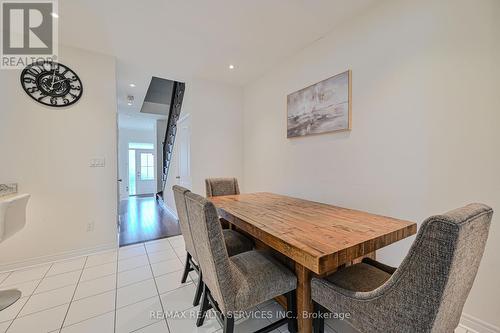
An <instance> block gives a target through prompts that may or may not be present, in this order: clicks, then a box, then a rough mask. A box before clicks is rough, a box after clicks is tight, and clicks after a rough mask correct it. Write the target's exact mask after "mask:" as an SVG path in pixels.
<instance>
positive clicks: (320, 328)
mask: <svg viewBox="0 0 500 333" xmlns="http://www.w3.org/2000/svg"><path fill="white" fill-rule="evenodd" d="M313 303H314V313H315V314H316V316H315V317H314V319H313V328H314V333H324V332H325V318H324V317H323V315H322V314H323V312H322V311H321V308H322V306H321V305H319V304H318V303H316V302H313Z"/></svg>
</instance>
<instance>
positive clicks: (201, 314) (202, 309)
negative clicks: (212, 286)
mask: <svg viewBox="0 0 500 333" xmlns="http://www.w3.org/2000/svg"><path fill="white" fill-rule="evenodd" d="M207 293H208V288H207V286H206V285H205V284H203V295H202V297H201V305H200V312H199V313H198V319H197V320H196V326H197V327H200V326H202V325H203V322H204V321H205V315H206V314H207V311H208V295H207Z"/></svg>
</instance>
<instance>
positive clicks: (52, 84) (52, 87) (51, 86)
mask: <svg viewBox="0 0 500 333" xmlns="http://www.w3.org/2000/svg"><path fill="white" fill-rule="evenodd" d="M56 69H57V67H55V66H54V73H52V83H51V84H50V89H54V80H55V79H56Z"/></svg>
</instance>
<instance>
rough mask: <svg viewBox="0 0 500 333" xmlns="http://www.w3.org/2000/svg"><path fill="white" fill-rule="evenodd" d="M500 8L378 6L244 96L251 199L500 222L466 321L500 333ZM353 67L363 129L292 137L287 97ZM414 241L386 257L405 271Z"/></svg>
mask: <svg viewBox="0 0 500 333" xmlns="http://www.w3.org/2000/svg"><path fill="white" fill-rule="evenodd" d="M499 17H500V2H499V1H497V0H481V1H469V0H448V1H431V0H426V1H399V0H398V1H396V0H394V1H378V2H377V4H376V5H375V6H374V7H372V8H370V10H368V11H367V12H365V13H364V14H363V15H361V16H358V17H357V18H355V19H352V20H350V21H349V22H347V23H346V24H344V25H342V26H341V27H340V28H339V29H337V30H336V31H335V32H332V33H331V34H329V35H328V36H326V37H324V38H322V39H320V40H318V41H317V42H315V43H313V44H311V45H310V46H308V47H306V48H305V49H303V50H302V51H301V52H300V53H298V54H297V55H295V56H293V57H291V58H289V59H287V60H286V61H284V62H283V63H282V64H281V65H279V66H277V67H276V68H275V69H274V70H273V71H271V72H269V73H268V74H267V75H265V76H264V77H262V78H260V79H259V80H257V81H255V82H252V83H251V84H249V85H248V86H246V87H245V90H244V149H243V151H244V190H245V191H263V190H266V191H272V192H277V193H283V194H290V195H294V196H298V197H302V198H306V199H312V200H317V201H321V202H326V203H332V204H336V205H339V206H346V207H350V208H357V209H362V210H366V211H370V212H374V213H380V214H384V215H389V216H395V217H399V218H404V219H410V220H413V221H418V222H420V221H422V220H423V219H424V218H426V217H428V216H430V215H432V214H436V213H442V212H446V211H447V210H450V209H453V208H456V207H459V206H461V205H464V204H466V203H469V202H474V201H479V202H484V203H487V204H489V205H491V206H492V207H493V208H494V209H496V211H497V213H496V216H495V217H494V221H493V223H492V228H491V233H490V239H489V241H488V244H487V249H486V253H485V256H484V259H483V262H482V265H481V269H480V272H479V275H478V277H477V279H476V283H475V285H474V287H473V289H472V292H471V294H470V297H469V299H468V302H467V304H466V307H465V309H464V312H465V313H468V314H470V315H472V316H474V317H476V318H480V319H482V320H484V321H486V322H488V323H491V324H493V325H496V326H497V327H500V317H499V316H498V313H499V309H500V305H499V302H500V301H499V299H500V284H499V283H498V281H500V265H499V264H498V263H499V261H498V253H499V252H500V245H499V244H500V224H499V223H500V219H499V217H498V214H500V177H499V176H498V173H499V170H500V154H499V153H498V151H499V143H500V132H499V131H498V124H500V97H499V96H500V94H499V87H500V80H499V78H500V73H499V67H500V66H499V59H500V52H499V46H498V44H499V42H500V25H499V24H498V21H500V20H499ZM346 69H352V73H353V130H352V131H351V132H350V133H338V134H325V135H319V136H311V137H304V138H298V139H291V140H288V139H286V96H287V94H289V93H291V92H294V91H296V90H298V89H301V88H303V87H306V86H308V85H310V84H313V83H316V82H318V81H321V80H323V79H325V78H328V77H330V76H332V75H334V74H337V73H340V72H343V71H345V70H346ZM412 240H413V238H412V239H409V240H406V241H403V242H400V243H398V244H396V245H393V246H391V247H389V248H387V249H384V250H382V251H379V258H380V259H381V260H382V261H385V262H387V263H390V264H398V263H399V262H400V261H401V259H402V258H403V256H404V254H405V253H406V252H407V250H408V248H409V246H410V244H411V242H412Z"/></svg>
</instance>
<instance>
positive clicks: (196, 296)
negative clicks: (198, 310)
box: [193, 270, 204, 306]
mask: <svg viewBox="0 0 500 333" xmlns="http://www.w3.org/2000/svg"><path fill="white" fill-rule="evenodd" d="M203 285H204V283H203V274H202V272H201V270H200V274H199V275H198V286H197V287H196V293H195V294H194V301H193V305H194V306H197V305H198V304H200V298H201V294H202V292H203Z"/></svg>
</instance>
